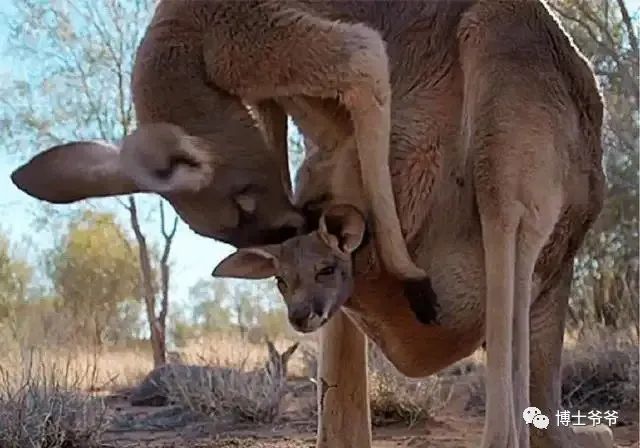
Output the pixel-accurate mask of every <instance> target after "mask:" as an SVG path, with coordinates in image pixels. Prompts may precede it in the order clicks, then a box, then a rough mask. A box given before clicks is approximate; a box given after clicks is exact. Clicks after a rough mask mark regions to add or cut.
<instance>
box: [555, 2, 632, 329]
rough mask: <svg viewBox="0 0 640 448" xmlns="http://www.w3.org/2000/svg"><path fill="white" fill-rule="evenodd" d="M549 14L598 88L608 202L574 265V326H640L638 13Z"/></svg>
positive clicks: (580, 8)
mask: <svg viewBox="0 0 640 448" xmlns="http://www.w3.org/2000/svg"><path fill="white" fill-rule="evenodd" d="M550 5H551V7H552V9H553V11H555V12H556V13H557V14H558V16H559V17H560V19H561V21H562V22H563V24H564V25H565V27H566V28H567V29H568V30H569V32H570V33H571V35H572V36H573V38H574V40H575V42H576V44H577V46H578V47H579V48H580V49H581V50H582V52H583V53H584V54H585V55H586V56H587V58H588V59H589V60H590V61H591V63H592V65H593V68H594V70H595V73H596V75H597V77H598V79H599V81H600V85H601V87H602V91H603V95H604V99H605V106H606V114H605V125H604V129H603V144H604V153H605V168H606V172H607V195H606V199H605V204H604V209H603V211H602V213H601V215H600V217H599V219H598V221H597V222H596V223H595V225H594V228H593V229H592V231H590V232H589V234H588V236H587V238H586V241H585V244H584V246H583V247H582V250H581V252H580V254H579V257H578V259H577V263H576V268H577V269H576V276H575V277H576V278H575V282H574V291H575V292H574V294H573V297H572V304H571V305H572V307H571V310H572V316H573V317H574V321H575V323H582V322H584V321H585V320H587V321H595V322H597V323H599V324H603V325H607V326H619V327H628V326H629V325H630V324H631V323H635V325H636V326H637V325H638V314H637V310H638V294H637V289H636V288H635V287H634V284H635V283H636V282H635V279H637V277H638V211H639V210H638V136H639V133H638V104H639V102H638V62H639V60H638V58H639V54H638V50H639V49H638V37H637V33H636V29H637V20H636V19H634V16H637V14H638V12H637V11H636V12H635V13H633V12H632V11H630V10H629V8H628V4H627V2H625V1H624V0H556V1H553V2H551V4H550Z"/></svg>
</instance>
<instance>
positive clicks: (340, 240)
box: [318, 204, 365, 256]
mask: <svg viewBox="0 0 640 448" xmlns="http://www.w3.org/2000/svg"><path fill="white" fill-rule="evenodd" d="M364 230H365V220H364V216H363V215H362V213H360V212H359V211H358V209H357V208H355V207H353V206H351V205H346V204H340V205H333V206H331V207H329V208H328V209H327V210H326V211H325V212H324V213H323V214H322V216H321V217H320V226H319V228H318V234H319V235H320V238H322V240H323V241H324V242H325V244H327V245H328V246H329V247H331V248H332V249H334V250H336V251H338V252H339V253H341V254H342V255H345V256H347V255H350V254H351V253H352V252H353V251H354V250H356V249H357V248H358V246H360V244H361V243H362V238H363V237H364Z"/></svg>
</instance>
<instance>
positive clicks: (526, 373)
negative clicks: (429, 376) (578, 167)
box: [513, 194, 561, 448]
mask: <svg viewBox="0 0 640 448" xmlns="http://www.w3.org/2000/svg"><path fill="white" fill-rule="evenodd" d="M538 202H539V203H542V202H543V203H544V205H539V206H536V207H534V208H535V213H532V212H531V210H530V209H528V210H527V211H525V212H524V213H523V215H522V217H521V219H520V226H519V228H518V239H517V246H516V268H515V291H514V298H515V300H514V310H513V403H514V412H515V418H516V429H517V434H518V439H519V443H518V444H519V446H520V448H529V429H530V428H529V425H527V424H526V423H525V421H524V419H523V418H522V413H523V411H524V410H525V409H526V408H528V407H529V406H530V404H529V403H530V396H529V389H530V384H529V383H530V339H531V332H530V317H531V301H532V296H531V294H532V277H533V271H534V269H535V264H536V260H537V259H538V258H539V256H540V253H541V252H542V249H543V247H544V245H545V243H546V242H547V241H548V240H549V237H550V236H551V233H552V231H553V228H554V226H555V223H556V222H557V220H558V218H559V214H560V207H561V204H560V202H561V201H560V194H557V195H552V194H549V195H547V196H546V198H545V200H544V201H542V200H540V201H538ZM547 416H548V417H550V416H549V415H547ZM550 418H551V417H550Z"/></svg>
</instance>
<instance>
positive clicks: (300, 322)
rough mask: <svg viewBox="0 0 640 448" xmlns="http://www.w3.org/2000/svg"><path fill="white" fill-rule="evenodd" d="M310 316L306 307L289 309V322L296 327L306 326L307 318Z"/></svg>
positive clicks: (309, 311)
mask: <svg viewBox="0 0 640 448" xmlns="http://www.w3.org/2000/svg"><path fill="white" fill-rule="evenodd" d="M310 317H311V309H309V308H307V307H303V308H296V309H293V310H291V311H289V322H291V325H293V326H294V327H296V328H297V329H302V328H305V327H306V326H307V323H308V322H309V318H310Z"/></svg>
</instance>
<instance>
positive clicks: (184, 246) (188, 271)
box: [0, 0, 640, 303]
mask: <svg viewBox="0 0 640 448" xmlns="http://www.w3.org/2000/svg"><path fill="white" fill-rule="evenodd" d="M11 1H12V0H0V14H6V13H7V12H8V11H9V10H10V7H11V6H10V5H11ZM627 4H628V6H629V8H630V9H631V10H632V11H634V12H636V11H638V9H639V8H640V0H629V1H628V2H627ZM6 33H7V30H6V29H5V28H4V27H3V26H2V23H1V22H0V45H2V42H6V37H7V36H6ZM18 62H19V61H13V60H11V59H9V58H8V57H7V55H6V54H3V53H0V79H6V78H7V75H16V74H19V75H21V74H23V73H24V71H25V67H22V66H20V65H19V64H18ZM39 149H44V148H39ZM25 160H26V155H21V156H9V155H8V154H7V151H6V150H5V148H3V149H0V210H1V211H2V213H3V217H2V220H0V229H2V231H3V232H4V233H7V234H8V235H9V236H10V237H11V239H12V240H19V239H20V238H22V237H23V236H30V237H31V238H32V239H33V240H34V241H35V242H36V243H37V245H38V246H40V247H46V246H47V245H49V244H50V243H51V238H52V233H50V232H49V231H47V230H48V229H37V228H35V227H33V226H32V225H31V223H32V220H33V213H32V212H33V210H34V209H35V208H36V207H37V206H38V205H39V203H38V201H37V200H35V199H32V198H30V197H29V196H27V195H26V194H24V193H22V192H21V191H19V190H18V189H17V188H16V187H15V186H14V185H13V184H12V182H11V181H10V179H9V175H10V173H11V171H12V170H13V169H15V167H17V166H18V165H19V164H20V163H22V162H24V161H25ZM138 196H139V197H140V199H141V200H143V201H145V200H148V199H145V197H146V198H149V196H147V195H144V196H143V195H138ZM151 199H152V200H153V199H155V198H154V197H151ZM94 204H95V205H96V206H97V207H103V206H104V207H113V204H114V202H113V201H112V200H96V201H94ZM64 207H65V206H58V208H59V209H61V210H62V209H64ZM115 209H116V210H118V215H119V216H120V217H121V219H122V222H125V223H126V214H125V213H124V212H123V211H122V210H121V209H119V208H117V207H116V208H115ZM146 230H147V233H148V234H149V236H150V237H151V238H153V237H157V236H158V232H157V225H147V226H146ZM232 251H233V248H232V247H230V246H228V245H225V244H222V243H218V242H216V241H213V240H210V239H206V238H202V237H199V236H198V235H196V234H194V233H193V232H191V231H190V230H189V228H188V227H187V226H186V225H185V224H184V223H181V224H180V226H179V230H178V233H177V236H176V239H175V243H174V248H173V256H172V259H173V261H174V263H175V269H174V276H173V279H172V281H173V288H172V292H173V294H174V299H175V300H177V301H178V302H183V303H184V301H185V300H186V298H187V294H188V288H189V287H190V286H192V285H193V284H194V283H195V282H196V281H198V280H199V279H202V278H208V277H209V275H210V272H211V270H212V268H213V266H215V264H216V263H217V262H218V261H220V260H221V259H222V258H223V257H224V256H226V255H227V254H229V253H231V252H232Z"/></svg>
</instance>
